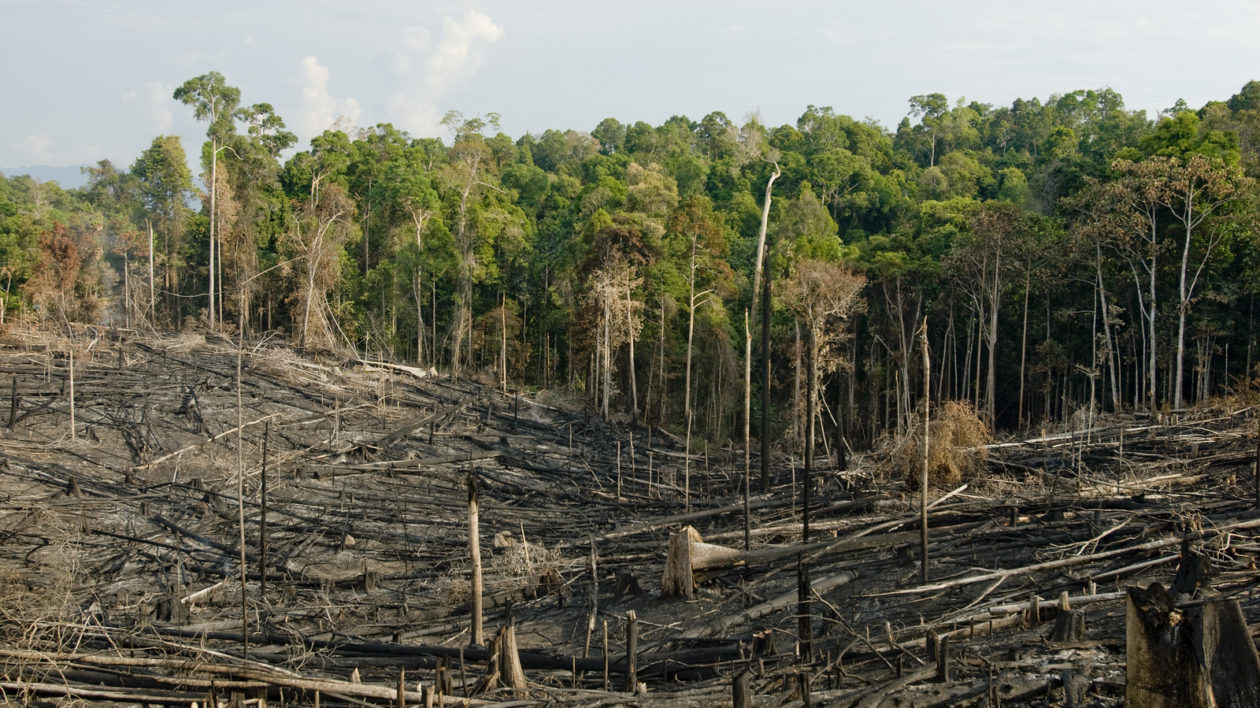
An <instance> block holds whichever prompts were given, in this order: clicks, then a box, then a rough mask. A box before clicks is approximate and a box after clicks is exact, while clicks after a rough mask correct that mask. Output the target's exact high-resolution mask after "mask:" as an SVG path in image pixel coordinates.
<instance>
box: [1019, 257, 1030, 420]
mask: <svg viewBox="0 0 1260 708" xmlns="http://www.w3.org/2000/svg"><path fill="white" fill-rule="evenodd" d="M1031 290H1032V264H1031V262H1030V263H1026V264H1025V267H1024V325H1023V330H1022V332H1021V333H1020V336H1019V406H1018V408H1019V414H1018V420H1019V423H1018V427H1019V429H1020V430H1023V429H1024V372H1025V371H1026V364H1027V362H1028V295H1029V292H1030V291H1031Z"/></svg>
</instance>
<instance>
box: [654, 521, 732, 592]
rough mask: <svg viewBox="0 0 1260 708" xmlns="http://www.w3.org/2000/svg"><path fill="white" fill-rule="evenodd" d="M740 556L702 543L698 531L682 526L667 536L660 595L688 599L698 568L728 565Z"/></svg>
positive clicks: (730, 550) (695, 582) (715, 567)
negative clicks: (667, 550) (666, 550)
mask: <svg viewBox="0 0 1260 708" xmlns="http://www.w3.org/2000/svg"><path fill="white" fill-rule="evenodd" d="M743 559H744V553H743V552H742V551H739V550H737V549H734V548H727V547H726V546H719V545H716V544H712V543H705V542H704V541H703V540H701V538H700V533H699V532H698V531H696V530H695V529H694V528H692V527H690V526H684V527H682V528H681V529H679V530H677V531H675V532H674V533H672V534H670V535H669V552H668V554H667V555H666V557H665V574H664V575H663V576H662V578H661V594H663V595H664V596H665V597H683V598H690V597H691V596H692V595H693V594H694V593H695V590H696V584H697V580H696V573H697V572H698V571H702V570H715V569H719V568H730V567H732V566H735V565H738V564H739V563H741V562H742V561H743Z"/></svg>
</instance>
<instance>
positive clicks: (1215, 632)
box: [1125, 583, 1260, 708]
mask: <svg viewBox="0 0 1260 708" xmlns="http://www.w3.org/2000/svg"><path fill="white" fill-rule="evenodd" d="M1126 614H1127V630H1126V640H1127V657H1126V680H1125V702H1126V704H1127V705H1130V706H1146V707H1149V708H1173V707H1174V706H1177V707H1179V708H1209V706H1211V707H1213V708H1227V707H1235V706H1236V707H1238V708H1241V707H1242V706H1256V705H1260V657H1258V656H1257V654H1256V647H1255V644H1254V643H1253V642H1252V641H1251V633H1250V631H1249V630H1248V628H1247V623H1246V621H1245V620H1244V619H1243V614H1242V609H1241V607H1240V606H1239V604H1238V601H1237V600H1216V601H1212V602H1207V603H1205V604H1202V605H1194V606H1190V607H1186V608H1179V607H1177V605H1176V604H1175V603H1174V601H1173V596H1172V595H1170V594H1169V593H1168V591H1166V590H1164V588H1163V587H1162V586H1161V585H1160V584H1159V583H1152V584H1151V586H1150V587H1149V588H1147V589H1145V590H1143V589H1142V588H1129V591H1128V609H1127V611H1126Z"/></svg>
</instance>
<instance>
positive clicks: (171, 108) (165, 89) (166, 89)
mask: <svg viewBox="0 0 1260 708" xmlns="http://www.w3.org/2000/svg"><path fill="white" fill-rule="evenodd" d="M144 88H145V100H146V101H147V102H148V112H149V116H148V117H149V120H150V121H151V122H152V123H153V127H154V128H156V129H157V131H158V132H159V133H165V132H166V131H168V130H170V129H171V126H172V125H174V124H175V107H176V106H177V105H178V104H177V103H176V102H175V100H174V99H172V98H171V94H172V93H174V92H175V89H174V87H172V86H169V85H167V84H163V83H161V82H158V81H150V82H148V83H146V84H145V85H144Z"/></svg>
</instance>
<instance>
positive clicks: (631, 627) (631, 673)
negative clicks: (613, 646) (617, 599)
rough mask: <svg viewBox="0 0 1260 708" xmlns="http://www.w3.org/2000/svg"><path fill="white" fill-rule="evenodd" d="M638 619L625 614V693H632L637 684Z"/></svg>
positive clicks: (630, 614)
mask: <svg viewBox="0 0 1260 708" xmlns="http://www.w3.org/2000/svg"><path fill="white" fill-rule="evenodd" d="M638 668H639V617H638V615H636V614H635V613H634V610H630V611H629V612H627V613H626V692H627V693H634V690H635V687H636V686H637V685H638V682H639V672H638Z"/></svg>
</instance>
